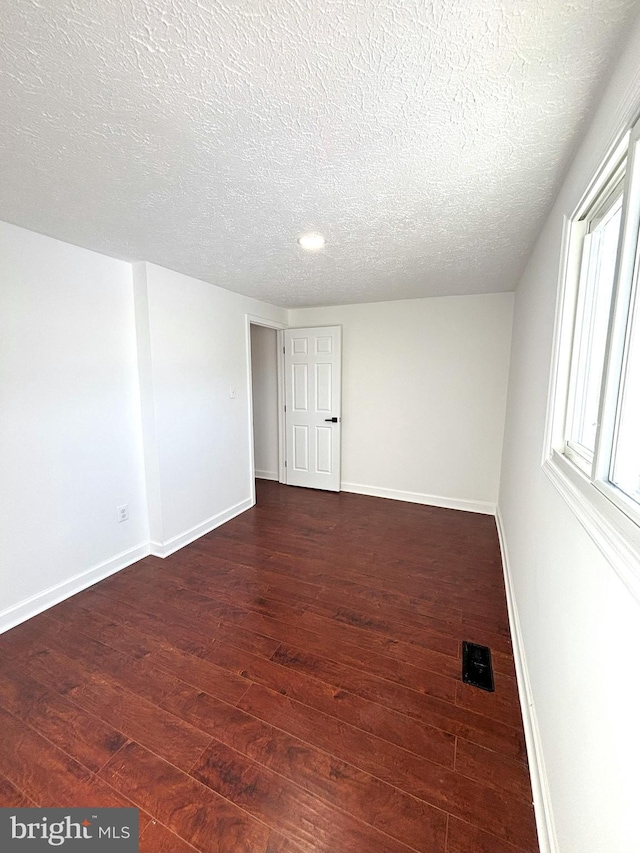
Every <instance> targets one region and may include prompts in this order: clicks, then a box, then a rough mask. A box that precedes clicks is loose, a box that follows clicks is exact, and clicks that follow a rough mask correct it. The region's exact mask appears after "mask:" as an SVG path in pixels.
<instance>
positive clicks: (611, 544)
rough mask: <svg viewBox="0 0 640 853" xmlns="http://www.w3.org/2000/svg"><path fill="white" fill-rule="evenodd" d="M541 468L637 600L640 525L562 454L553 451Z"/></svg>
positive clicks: (639, 600)
mask: <svg viewBox="0 0 640 853" xmlns="http://www.w3.org/2000/svg"><path fill="white" fill-rule="evenodd" d="M542 470H543V471H544V472H545V474H546V475H547V477H549V479H550V480H551V482H552V483H553V485H554V486H555V487H556V489H557V490H558V491H559V492H560V494H561V495H562V497H563V498H564V499H565V501H566V502H567V503H568V504H569V506H570V507H571V509H572V511H573V513H574V515H575V516H576V517H577V519H578V521H579V522H580V524H582V526H583V527H584V529H585V530H586V531H587V533H588V534H589V536H590V537H591V538H592V539H593V541H594V542H595V544H596V545H597V547H598V548H599V550H600V551H601V552H602V554H603V555H604V556H605V557H606V559H607V560H608V561H609V563H610V564H611V566H612V567H613V569H614V571H615V572H616V574H617V575H618V577H619V578H620V580H621V581H622V582H623V583H624V585H625V586H626V587H627V589H628V590H629V592H630V593H631V594H632V595H633V597H634V598H635V599H636V601H637V602H638V603H639V604H640V528H639V527H638V525H636V524H635V523H634V522H633V521H632V520H631V519H630V518H628V517H627V516H626V515H624V513H623V512H622V511H621V510H620V509H618V507H616V506H615V504H613V503H612V502H611V501H610V500H609V499H608V498H607V497H606V496H605V495H604V494H602V493H601V492H600V491H599V490H598V489H597V487H596V486H595V485H594V484H593V483H591V482H590V481H589V480H588V479H587V478H586V477H585V476H584V475H583V474H581V473H580V471H579V470H578V469H577V468H576V467H575V466H574V465H572V464H571V462H569V461H568V460H567V459H565V458H564V457H563V456H562V455H561V454H559V453H557V452H556V451H553V453H552V455H551V456H550V457H548V458H547V459H546V460H545V461H544V463H543V465H542Z"/></svg>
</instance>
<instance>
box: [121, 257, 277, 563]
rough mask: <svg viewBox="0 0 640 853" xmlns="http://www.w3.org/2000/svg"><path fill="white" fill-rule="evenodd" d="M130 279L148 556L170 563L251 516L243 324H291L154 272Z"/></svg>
mask: <svg viewBox="0 0 640 853" xmlns="http://www.w3.org/2000/svg"><path fill="white" fill-rule="evenodd" d="M134 272H135V289H136V306H137V307H138V308H141V310H143V311H144V304H145V301H146V304H147V308H148V330H147V332H148V335H147V339H146V341H145V339H144V338H142V339H140V340H139V348H140V349H142V350H143V351H144V350H145V348H147V351H146V353H145V352H141V353H140V355H139V360H140V366H141V373H142V375H141V385H142V391H143V414H144V434H145V443H146V445H147V454H151V457H152V465H153V470H154V472H155V473H154V474H153V476H152V478H151V479H150V478H149V477H148V478H147V488H148V489H149V500H150V509H151V510H152V512H151V525H152V527H151V539H152V550H153V552H154V553H157V554H160V555H164V554H167V553H170V552H171V551H173V550H176V549H177V548H179V547H181V546H182V545H184V544H186V543H187V542H189V541H191V540H193V539H195V538H197V537H198V536H201V535H203V533H205V532H207V531H208V530H211V529H212V528H213V527H215V526H217V525H218V524H220V523H221V522H223V521H225V520H226V519H228V518H231V517H232V516H233V515H234V514H237V513H238V512H241V511H243V510H244V509H247V508H248V507H249V506H251V503H252V495H253V480H252V477H251V465H250V441H251V430H250V424H249V399H248V389H249V351H250V348H249V340H248V338H249V330H248V326H247V322H246V315H247V314H250V315H253V316H258V317H262V318H264V319H266V320H273V321H276V322H280V323H286V320H287V312H286V310H285V309H283V308H276V307H274V306H272V305H267V304H266V303H263V302H259V301H257V300H255V299H250V298H248V297H245V296H241V295H240V294H237V293H231V292H230V291H228V290H224V289H222V288H220V287H215V286H214V285H211V284H207V283H205V282H202V281H198V280H196V279H193V278H190V277H189V276H185V275H182V274H180V273H176V272H172V271H171V270H167V269H163V268H162V267H158V266H155V265H154V264H136V265H135V271H134ZM142 319H143V321H144V318H142ZM145 323H146V321H145V322H143V323H142V325H143V326H144V325H145ZM140 325H141V324H140V322H139V328H140ZM231 387H233V388H235V389H236V395H237V396H236V397H235V399H231V397H230V396H229V389H230V388H231ZM145 394H146V395H147V397H148V395H149V394H151V395H152V403H153V405H152V407H149V406H148V405H147V406H146V407H145V406H144V403H145ZM147 402H148V399H147ZM154 482H155V485H154ZM154 488H156V489H157V492H156V493H155V494H154V493H153V490H154Z"/></svg>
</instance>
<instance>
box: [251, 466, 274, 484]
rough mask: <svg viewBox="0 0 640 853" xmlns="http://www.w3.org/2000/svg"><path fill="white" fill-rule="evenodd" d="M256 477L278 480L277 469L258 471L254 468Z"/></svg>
mask: <svg viewBox="0 0 640 853" xmlns="http://www.w3.org/2000/svg"><path fill="white" fill-rule="evenodd" d="M256 477H257V478H258V479H259V480H275V481H276V483H277V482H278V472H277V471H258V469H257V468H256Z"/></svg>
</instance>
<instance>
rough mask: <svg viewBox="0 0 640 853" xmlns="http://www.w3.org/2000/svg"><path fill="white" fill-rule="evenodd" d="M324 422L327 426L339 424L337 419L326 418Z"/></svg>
mask: <svg viewBox="0 0 640 853" xmlns="http://www.w3.org/2000/svg"><path fill="white" fill-rule="evenodd" d="M324 422H325V423H326V424H337V423H338V419H337V418H325V419H324Z"/></svg>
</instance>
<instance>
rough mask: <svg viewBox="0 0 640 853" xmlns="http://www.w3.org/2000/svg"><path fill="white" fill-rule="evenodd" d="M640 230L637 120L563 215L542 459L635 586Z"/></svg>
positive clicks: (639, 488)
mask: <svg viewBox="0 0 640 853" xmlns="http://www.w3.org/2000/svg"><path fill="white" fill-rule="evenodd" d="M639 231H640V121H638V122H637V123H636V125H635V126H634V127H633V128H632V129H631V130H630V131H629V132H628V133H627V134H626V136H625V138H624V139H623V140H622V142H620V144H619V145H618V146H617V147H616V149H615V151H614V152H613V153H612V155H611V156H610V157H609V158H608V160H607V162H606V163H605V165H604V167H603V168H602V169H601V171H600V172H599V174H598V175H597V176H596V178H595V179H594V181H593V183H592V185H591V187H590V188H589V190H588V191H587V193H586V194H585V196H584V198H583V200H582V202H581V203H580V205H579V206H578V209H577V210H576V212H575V214H574V216H573V217H571V218H570V219H569V220H567V222H566V229H565V246H564V252H565V255H564V264H563V267H564V268H563V275H562V279H561V288H562V289H561V299H560V300H559V306H560V307H559V311H558V317H557V327H556V342H555V355H554V369H553V375H552V383H551V395H550V406H549V418H548V423H547V440H546V444H545V459H544V468H545V470H546V471H547V473H549V475H550V477H551V479H552V480H553V481H554V482H555V483H556V485H557V486H558V488H559V489H560V491H561V492H562V493H563V494H564V495H565V497H567V499H568V500H569V503H570V504H571V505H572V506H573V508H574V510H576V512H577V514H578V515H579V517H580V518H581V520H582V521H583V523H584V524H585V527H587V529H589V530H590V532H594V529H595V528H597V530H598V533H597V535H594V538H596V541H598V542H599V544H601V546H602V547H603V550H605V551H607V547H606V546H604V545H603V539H602V537H603V536H604V539H606V540H608V541H609V543H610V544H611V541H612V540H615V543H614V545H613V548H614V550H615V551H616V553H617V555H618V557H620V555H621V554H622V555H623V556H624V559H625V561H626V566H627V570H628V569H629V559H628V558H629V556H630V555H631V556H632V560H631V562H632V563H634V565H633V566H631V569H632V570H633V572H634V583H635V582H637V583H638V584H640V294H638V290H639V287H640V285H639V278H640V250H639V246H640V240H639ZM608 556H610V554H608ZM627 580H628V578H627ZM638 588H639V589H640V586H639V587H638Z"/></svg>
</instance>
